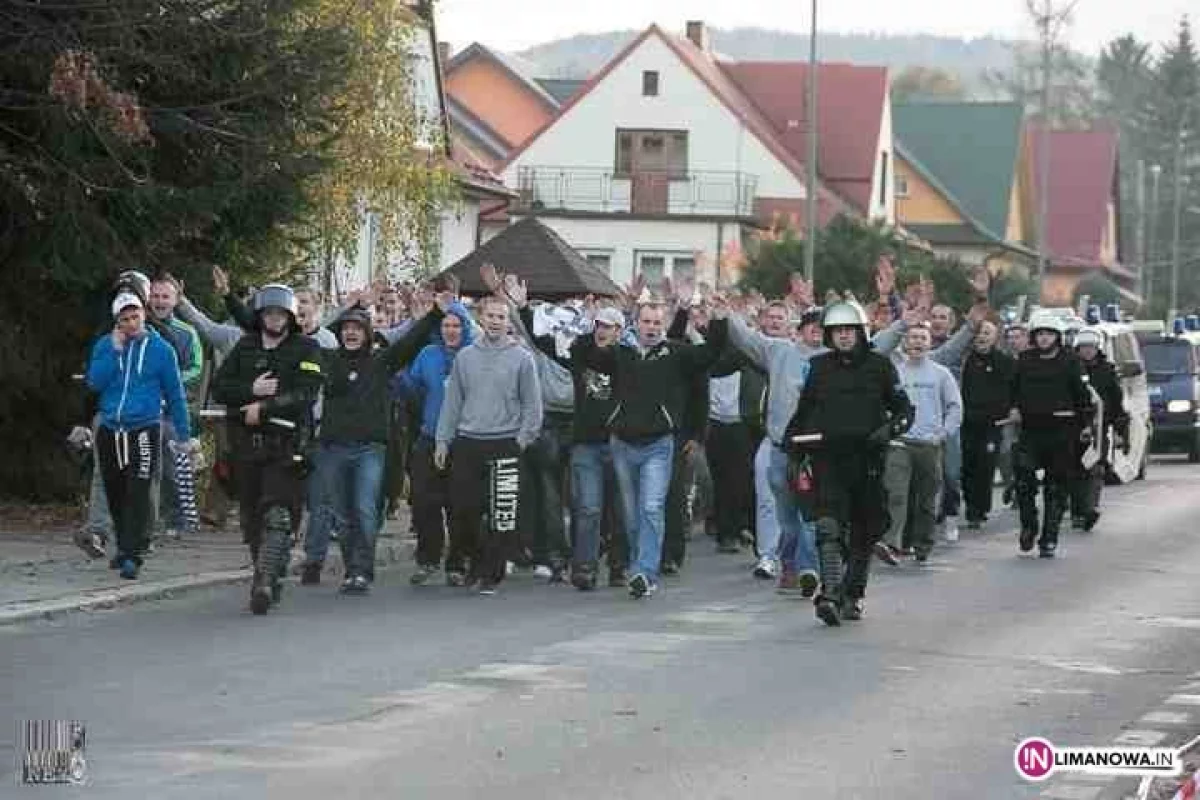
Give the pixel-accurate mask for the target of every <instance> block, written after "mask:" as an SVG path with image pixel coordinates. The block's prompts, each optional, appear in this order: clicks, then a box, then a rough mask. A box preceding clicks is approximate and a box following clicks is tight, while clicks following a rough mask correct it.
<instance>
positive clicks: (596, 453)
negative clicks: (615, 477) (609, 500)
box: [571, 442, 624, 566]
mask: <svg viewBox="0 0 1200 800" xmlns="http://www.w3.org/2000/svg"><path fill="white" fill-rule="evenodd" d="M611 467H612V446H611V445H609V443H608V442H589V443H580V444H576V445H572V447H571V513H572V515H573V516H574V518H575V542H574V548H573V549H574V553H573V558H574V561H575V563H576V564H579V565H583V564H593V565H594V564H595V563H596V561H597V560H598V559H599V557H600V525H601V521H602V520H603V518H604V496H605V491H604V489H605V485H604V484H605V472H606V470H607V469H610V468H611ZM611 546H615V544H613V543H610V547H611ZM609 563H610V564H611V563H615V562H614V561H613V560H612V559H611V558H610V559H609ZM622 566H624V565H623V564H622Z"/></svg>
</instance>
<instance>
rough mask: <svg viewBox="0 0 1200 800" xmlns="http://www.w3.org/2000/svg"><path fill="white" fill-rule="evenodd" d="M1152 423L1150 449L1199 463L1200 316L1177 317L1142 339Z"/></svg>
mask: <svg viewBox="0 0 1200 800" xmlns="http://www.w3.org/2000/svg"><path fill="white" fill-rule="evenodd" d="M1142 353H1143V355H1144V358H1145V361H1146V377H1147V380H1148V383H1149V392H1150V412H1151V417H1152V420H1153V425H1154V436H1153V439H1152V440H1151V449H1152V450H1153V451H1154V452H1156V453H1178V452H1183V453H1186V454H1187V457H1188V461H1189V462H1190V463H1193V464H1195V463H1200V318H1197V317H1195V316H1189V317H1187V318H1186V319H1177V320H1175V323H1174V325H1173V327H1172V330H1171V332H1170V333H1160V334H1158V335H1157V336H1146V337H1144V338H1143V341H1142Z"/></svg>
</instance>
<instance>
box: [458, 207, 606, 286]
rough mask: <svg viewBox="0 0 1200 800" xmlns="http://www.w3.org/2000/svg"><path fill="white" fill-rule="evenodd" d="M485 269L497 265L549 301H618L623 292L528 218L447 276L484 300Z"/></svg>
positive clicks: (535, 221) (558, 239)
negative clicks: (592, 297) (585, 298)
mask: <svg viewBox="0 0 1200 800" xmlns="http://www.w3.org/2000/svg"><path fill="white" fill-rule="evenodd" d="M484 264H494V265H495V267H496V269H498V270H499V271H500V272H504V273H508V274H510V275H516V276H517V277H519V278H521V279H522V280H524V281H525V282H526V283H527V284H528V285H529V294H530V296H531V297H540V298H544V299H547V300H557V299H561V298H565V297H576V296H580V295H587V294H597V295H604V296H607V297H612V296H614V295H616V294H618V293H619V292H620V291H621V290H620V288H619V287H618V286H617V285H616V284H615V283H613V282H612V281H611V280H609V278H608V276H606V275H604V273H602V272H601V271H600V270H598V269H597V268H596V267H594V266H592V265H591V264H589V263H588V262H587V259H585V258H584V257H583V256H581V255H580V254H579V253H578V252H577V251H576V250H575V249H573V248H572V247H571V246H570V245H569V244H567V243H566V242H565V241H563V238H562V237H561V236H559V235H558V234H557V233H555V232H554V231H553V230H552V229H550V228H549V227H547V226H545V225H543V224H542V223H541V221H540V220H538V219H537V218H536V217H526V218H525V219H523V220H521V221H520V222H518V223H517V224H515V225H513V226H511V227H509V228H507V229H506V230H505V231H504V232H503V233H501V234H499V235H498V236H496V237H495V238H493V239H490V240H489V241H488V242H486V243H485V244H484V245H483V246H482V247H480V248H479V249H477V250H476V251H475V252H473V253H470V254H468V255H467V256H464V257H463V258H462V259H460V260H459V261H458V262H457V263H455V264H452V265H451V266H450V267H448V268H446V270H444V271H443V272H442V273H441V274H442V275H445V274H446V273H452V274H453V275H455V276H456V277H457V278H458V279H459V280H460V281H462V291H463V293H464V294H468V295H474V296H479V295H484V294H487V293H488V291H487V289H486V288H485V287H484V285H483V281H482V280H481V279H480V277H479V268H480V267H482V266H483V265H484Z"/></svg>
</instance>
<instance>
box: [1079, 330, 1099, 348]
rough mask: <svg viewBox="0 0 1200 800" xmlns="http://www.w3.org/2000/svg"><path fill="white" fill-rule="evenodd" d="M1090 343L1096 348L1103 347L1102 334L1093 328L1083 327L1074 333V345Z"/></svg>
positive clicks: (1080, 345)
mask: <svg viewBox="0 0 1200 800" xmlns="http://www.w3.org/2000/svg"><path fill="white" fill-rule="evenodd" d="M1087 344H1090V345H1092V346H1093V347H1095V348H1096V349H1097V350H1103V349H1104V334H1103V333H1101V332H1100V331H1098V330H1096V329H1095V328H1084V329H1083V330H1081V331H1079V333H1077V334H1075V347H1077V348H1078V347H1082V346H1083V345H1087Z"/></svg>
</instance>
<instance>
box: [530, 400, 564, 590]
mask: <svg viewBox="0 0 1200 800" xmlns="http://www.w3.org/2000/svg"><path fill="white" fill-rule="evenodd" d="M570 463H571V416H570V415H569V414H560V413H555V412H548V413H547V414H546V415H545V419H544V421H543V424H542V433H541V436H539V437H538V440H537V441H536V442H534V443H533V444H532V445H530V446H529V447H528V448H526V450H525V452H524V453H522V455H521V468H522V470H524V472H523V474H522V476H521V519H520V529H521V530H522V531H524V532H527V533H532V534H533V535H532V537H531V542H530V544H531V547H530V552H531V555H532V557H533V563H534V564H535V565H541V566H546V567H550V566H560V567H561V566H562V565H563V564H565V563H566V562H567V560H568V559H569V557H570V555H571V545H570V543H569V542H568V541H567V526H566V521H565V520H564V519H563V512H564V511H565V510H566V508H567V503H566V497H567V472H568V466H569V465H570Z"/></svg>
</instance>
